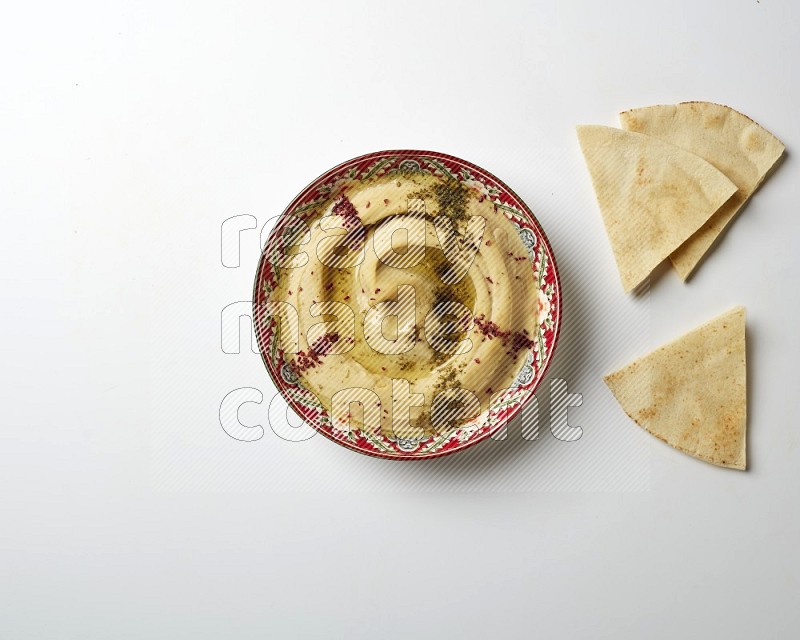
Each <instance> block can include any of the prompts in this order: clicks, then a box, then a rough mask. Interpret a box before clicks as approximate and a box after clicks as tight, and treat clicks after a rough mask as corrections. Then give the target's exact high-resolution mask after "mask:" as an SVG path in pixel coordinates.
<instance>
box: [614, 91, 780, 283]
mask: <svg viewBox="0 0 800 640" xmlns="http://www.w3.org/2000/svg"><path fill="white" fill-rule="evenodd" d="M619 118H620V123H621V124H622V127H623V129H626V130H628V131H636V132H639V133H645V134H647V135H649V136H654V137H656V138H659V139H660V140H664V141H666V142H670V143H672V144H674V145H677V146H679V147H682V148H684V149H686V150H687V151H690V152H692V153H694V154H696V155H698V156H700V157H701V158H703V159H704V160H707V161H708V162H710V163H711V164H712V165H714V166H715V167H716V168H717V169H719V170H720V171H722V173H724V174H725V175H726V176H728V178H730V179H731V180H732V181H733V183H734V184H735V185H736V187H737V191H736V193H735V194H734V196H733V197H732V198H731V199H730V200H729V201H728V202H726V203H725V204H724V205H723V206H722V207H721V208H720V209H719V210H718V211H717V212H716V213H714V215H712V216H711V218H709V220H708V221H707V222H706V223H705V224H704V225H703V226H702V227H700V229H698V231H697V232H696V233H695V234H694V235H692V237H691V238H689V239H688V240H687V241H686V242H685V243H683V244H682V245H681V246H680V247H679V248H678V249H676V250H675V251H674V252H673V253H672V255H671V256H670V260H671V261H672V264H673V266H674V267H675V270H676V271H677V272H678V274H679V275H680V277H681V278H682V279H683V280H686V279H687V278H688V277H689V276H690V275H691V274H692V272H693V271H694V270H695V268H696V267H697V265H698V264H699V263H700V261H701V260H702V258H703V256H704V255H705V254H706V253H707V252H708V250H709V249H711V247H712V246H713V244H714V242H715V241H716V239H717V238H718V237H719V236H720V234H721V233H722V232H723V230H724V229H725V227H727V226H728V224H729V223H730V222H731V221H732V220H733V218H734V217H735V216H736V213H737V212H738V211H739V210H740V209H741V208H742V206H743V205H744V203H745V202H747V200H748V199H749V198H750V196H752V195H753V193H754V192H755V191H756V189H757V188H758V186H759V185H760V184H761V183H762V182H763V181H764V179H765V178H766V176H767V174H768V173H769V172H770V170H771V169H772V167H773V166H774V165H775V163H776V162H777V161H778V159H779V158H780V157H781V156H782V155H783V152H784V146H783V143H782V142H781V141H780V140H778V139H777V138H776V137H775V136H773V135H772V134H771V133H770V132H769V131H767V130H766V129H764V128H763V127H761V126H759V125H758V124H756V123H755V122H753V121H752V120H751V119H750V118H748V117H747V116H746V115H744V114H741V113H739V112H738V111H735V110H733V109H731V108H730V107H726V106H724V105H721V104H714V103H713V102H683V103H681V104H676V105H656V106H652V107H643V108H641V109H631V110H630V111H624V112H623V113H621V114H620V116H619Z"/></svg>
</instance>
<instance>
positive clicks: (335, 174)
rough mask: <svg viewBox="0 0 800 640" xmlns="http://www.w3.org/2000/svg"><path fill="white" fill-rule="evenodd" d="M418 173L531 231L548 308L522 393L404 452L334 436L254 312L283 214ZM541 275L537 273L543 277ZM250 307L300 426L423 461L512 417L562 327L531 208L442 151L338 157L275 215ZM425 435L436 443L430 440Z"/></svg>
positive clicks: (372, 451)
mask: <svg viewBox="0 0 800 640" xmlns="http://www.w3.org/2000/svg"><path fill="white" fill-rule="evenodd" d="M418 170H422V171H426V172H430V173H432V174H434V175H438V176H446V177H450V178H455V179H458V180H459V181H461V182H462V183H468V185H469V186H471V187H472V188H480V189H482V191H483V192H484V193H486V194H487V196H488V197H489V198H490V199H491V202H493V203H494V205H495V209H496V210H500V211H502V213H503V214H504V215H506V217H507V218H509V219H510V220H512V221H513V222H514V223H515V224H516V225H517V226H519V228H520V234H523V232H524V231H525V230H526V229H527V230H528V231H530V232H532V233H533V236H534V238H535V242H534V243H533V247H535V250H533V247H531V248H529V249H531V250H532V253H531V267H532V269H533V270H534V272H536V270H537V265H538V269H539V274H540V276H541V277H540V291H545V290H548V291H550V296H549V297H548V303H549V304H548V305H547V306H548V307H549V310H548V315H547V320H549V323H548V325H547V326H545V325H544V323H543V324H540V334H539V336H540V342H539V344H540V345H541V347H538V346H537V347H536V348H535V349H534V350H533V351H534V353H532V354H531V356H529V362H528V364H526V365H525V366H529V367H530V368H531V369H532V377H531V378H530V380H528V381H527V382H524V383H523V382H520V383H519V384H518V388H519V389H521V390H523V391H524V396H523V397H522V398H520V399H519V400H518V401H516V402H510V403H508V404H503V405H501V406H500V407H499V408H495V409H494V412H493V413H489V414H487V412H486V411H484V412H483V413H482V414H481V417H480V418H479V419H478V421H480V425H479V426H477V427H475V428H474V430H473V431H472V432H471V433H470V434H469V435H468V436H467V437H466V438H463V439H462V438H459V437H454V435H453V434H454V433H456V432H458V431H460V430H456V432H451V433H450V434H447V435H446V436H444V440H443V441H442V442H440V443H439V444H437V443H436V442H434V443H433V444H429V443H430V440H431V439H429V440H423V441H421V442H420V444H422V445H426V446H417V447H415V448H414V449H413V450H406V449H404V448H402V447H401V444H403V443H402V442H396V441H393V440H391V441H390V440H388V439H387V438H384V437H383V436H381V437H380V438H376V437H375V436H374V434H373V435H370V434H365V433H363V432H358V435H357V436H356V437H352V434H350V437H343V436H342V435H341V433H339V432H336V431H335V430H334V429H333V428H332V426H331V421H330V419H329V417H328V416H327V415H326V412H325V410H324V408H323V407H322V406H321V405H318V404H316V403H314V402H313V401H311V402H309V401H308V398H307V397H305V398H304V397H303V396H304V394H309V392H308V391H307V390H305V389H304V388H303V387H302V386H301V385H299V384H298V383H297V381H296V380H294V381H293V380H291V379H290V380H287V379H286V377H285V376H283V375H281V369H282V367H284V366H287V365H285V361H284V354H283V350H282V349H280V348H279V347H278V346H277V341H272V340H271V338H272V336H273V334H274V328H275V323H274V322H269V323H263V322H261V321H260V317H261V313H260V312H259V309H260V306H261V305H262V303H264V302H265V301H266V300H267V299H268V298H269V292H270V291H271V288H272V287H274V285H275V282H276V280H277V278H276V274H275V269H274V268H273V265H272V264H271V262H270V261H269V260H268V259H267V256H268V255H269V253H270V251H271V249H272V248H274V247H275V246H276V243H277V238H279V237H280V234H281V233H282V232H283V230H284V228H285V225H286V223H287V222H288V221H289V220H291V218H290V217H289V216H296V217H299V218H303V219H304V218H306V217H309V216H310V215H311V214H312V213H313V212H314V211H315V210H317V209H318V208H319V207H321V206H325V204H326V203H327V202H328V200H329V198H330V194H331V193H332V192H333V191H334V190H335V187H336V184H337V183H338V182H340V181H344V180H353V179H360V180H366V179H370V178H372V177H375V176H380V175H385V174H387V173H392V172H395V173H398V172H399V173H403V172H406V171H412V172H413V171H418ZM537 258H538V260H537ZM542 272H544V273H543V274H542ZM253 311H254V313H253V318H254V322H255V324H256V337H257V339H258V346H259V351H260V352H261V356H262V360H263V361H264V365H265V366H266V368H267V371H268V372H269V374H270V377H271V378H272V381H273V382H274V384H275V386H276V387H277V389H278V391H279V392H280V393H281V395H282V396H283V397H284V399H285V400H286V402H287V403H288V404H289V406H291V407H292V409H293V410H294V411H295V413H297V414H298V415H299V416H300V417H301V418H302V419H303V420H304V421H305V422H306V423H307V424H309V425H311V426H312V427H313V428H314V429H315V430H316V431H318V432H320V433H322V434H323V435H325V436H326V437H328V438H329V439H331V440H333V441H334V442H336V443H338V444H341V445H343V446H345V447H347V448H349V449H352V450H354V451H358V452H359V453H363V454H366V455H370V456H374V457H378V458H385V459H390V460H424V459H430V458H437V457H441V456H444V455H448V454H450V453H455V452H456V451H462V450H464V449H466V448H467V447H470V446H472V445H474V444H477V443H478V442H482V441H484V440H485V439H486V438H488V437H490V436H491V435H492V434H494V433H495V432H497V431H498V430H499V429H501V428H502V427H503V425H504V424H507V423H508V422H509V421H510V420H511V419H512V418H513V417H514V416H515V415H517V413H519V411H521V410H522V407H523V406H524V405H525V403H526V402H527V401H528V400H529V399H530V398H531V397H532V396H533V394H534V392H535V391H536V389H537V388H538V386H539V384H540V383H541V381H542V379H543V378H544V375H545V373H546V371H547V369H548V367H549V365H550V362H551V360H552V356H553V353H554V351H555V347H556V343H557V342H558V337H559V332H560V328H561V285H560V280H559V275H558V268H557V266H556V261H555V258H554V255H553V250H552V248H551V246H550V243H549V241H548V240H547V236H546V235H545V233H544V231H543V230H542V228H541V226H540V224H539V222H538V221H537V220H536V217H535V216H534V215H533V212H532V211H531V210H530V209H529V208H528V206H527V205H526V204H525V203H524V202H523V201H522V199H521V198H520V197H519V196H517V194H516V193H514V192H513V191H512V190H511V189H510V188H509V187H508V186H507V185H506V184H505V183H504V182H502V181H501V180H499V179H498V178H497V177H495V176H494V175H492V174H491V173H489V172H488V171H486V170H484V169H481V168H480V167H478V166H477V165H474V164H472V163H470V162H467V161H466V160H461V159H460V158H456V157H455V156H451V155H447V154H443V153H438V152H433V151H413V150H391V151H377V152H374V153H369V154H366V155H363V156H359V157H357V158H353V159H352V160H348V161H346V162H343V163H341V164H339V165H337V166H336V167H334V168H332V169H330V170H329V171H327V172H325V173H324V174H322V175H321V176H320V177H318V178H317V179H316V180H314V181H313V182H312V183H311V184H309V185H308V186H307V187H306V188H305V189H303V191H302V192H301V193H300V194H299V195H298V196H296V197H295V199H294V200H293V201H292V202H291V204H290V205H289V206H288V207H287V208H286V209H285V211H284V212H283V213H282V214H281V215H280V216H279V219H278V221H277V222H276V224H275V227H274V228H273V230H272V232H271V233H270V236H269V239H268V240H267V242H266V244H265V247H264V250H263V251H262V254H261V258H260V260H259V264H258V269H257V270H256V279H255V284H254V290H253ZM535 351H540V352H541V353H544V357H543V358H541V357H540V356H537V354H536V353H535ZM523 369H524V367H523ZM520 379H521V372H520ZM311 395H313V394H311ZM490 409H491V408H490ZM478 421H476V422H478ZM432 440H434V441H435V440H436V438H433V439H432Z"/></svg>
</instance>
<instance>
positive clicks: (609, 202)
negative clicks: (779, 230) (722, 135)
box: [577, 125, 736, 293]
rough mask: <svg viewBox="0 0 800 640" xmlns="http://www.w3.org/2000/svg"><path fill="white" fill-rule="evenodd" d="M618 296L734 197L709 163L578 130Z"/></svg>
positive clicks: (610, 131) (646, 142) (616, 133)
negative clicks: (616, 273) (612, 260)
mask: <svg viewBox="0 0 800 640" xmlns="http://www.w3.org/2000/svg"><path fill="white" fill-rule="evenodd" d="M577 130H578V140H579V142H580V145H581V150H582V151H583V156H584V158H585V160H586V166H587V167H588V169H589V173H590V174H591V177H592V183H593V184H594V190H595V194H596V195H597V201H598V203H599V205H600V212H601V213H602V216H603V222H604V223H605V227H606V232H607V234H608V239H609V241H610V242H611V248H612V250H613V252H614V258H615V260H616V262H617V269H618V270H619V274H620V279H621V280H622V286H623V288H624V289H625V292H626V293H627V292H629V291H631V290H632V289H634V288H635V287H636V286H637V285H639V284H641V282H642V281H643V280H644V279H645V278H646V277H647V276H648V275H650V273H651V272H652V271H653V269H655V268H656V267H657V266H658V265H659V264H660V263H661V262H662V261H664V260H665V259H666V258H667V256H669V255H670V254H671V253H672V252H673V251H675V249H677V248H678V247H679V246H680V245H682V244H683V243H684V242H685V241H686V239H687V238H689V236H691V235H692V234H693V233H694V232H695V231H697V230H698V229H699V228H700V226H701V225H703V223H705V222H706V221H707V220H708V219H709V218H710V217H711V215H712V214H713V213H714V212H715V211H716V210H717V209H719V208H720V206H721V205H722V204H723V203H724V202H725V201H726V200H727V199H728V198H729V197H730V196H731V195H732V194H733V193H734V192H735V191H736V186H735V185H734V184H733V183H732V182H731V181H730V180H729V179H728V178H727V177H725V175H723V174H722V172H720V171H719V170H717V169H715V168H714V167H713V166H711V165H710V164H709V163H708V162H706V161H705V160H703V159H702V158H700V157H699V156H696V155H694V154H693V153H690V152H688V151H686V150H685V149H681V148H680V147H677V146H675V145H673V144H670V143H668V142H664V141H663V140H659V139H658V138H654V137H652V136H647V135H644V134H641V133H633V132H629V131H623V130H621V129H614V128H612V127H603V126H598V125H583V126H579V127H578V128H577Z"/></svg>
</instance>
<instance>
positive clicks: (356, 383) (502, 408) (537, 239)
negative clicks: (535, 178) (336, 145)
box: [253, 151, 561, 460]
mask: <svg viewBox="0 0 800 640" xmlns="http://www.w3.org/2000/svg"><path fill="white" fill-rule="evenodd" d="M398 232H400V233H398ZM253 306H254V315H253V317H254V319H255V324H256V335H257V338H258V343H259V347H260V350H261V354H262V358H263V360H264V364H265V365H266V367H267V371H269V374H270V376H271V377H272V380H273V381H274V383H275V385H276V387H277V388H278V390H279V391H280V393H281V394H282V395H283V397H284V398H285V399H286V401H287V402H288V403H289V405H290V406H291V407H292V408H293V409H294V411H296V412H297V414H298V415H299V416H300V417H301V418H302V419H303V420H304V421H305V422H306V423H307V424H309V425H311V426H312V427H313V428H314V429H316V430H317V431H319V432H320V433H322V434H323V435H325V436H326V437H328V438H330V439H331V440H333V441H334V442H337V443H339V444H341V445H343V446H345V447H348V448H350V449H353V450H355V451H359V452H361V453H365V454H368V455H371V456H377V457H380V458H387V459H395V460H413V459H426V458H434V457H438V456H442V455H446V454H448V453H453V452H456V451H461V450H462V449H465V448H467V447H469V446H471V445H473V444H475V443H477V442H480V441H482V440H485V439H486V438H488V437H489V436H491V435H492V434H494V433H496V432H497V431H498V430H500V429H502V428H503V427H504V426H505V425H506V423H507V421H508V420H510V419H511V418H512V417H513V416H514V415H516V414H517V413H518V412H519V411H520V410H521V409H522V407H523V405H524V404H525V402H527V401H528V400H529V399H530V398H531V396H533V393H534V391H535V390H536V388H537V386H538V385H539V383H540V382H541V380H542V378H543V376H544V374H545V371H546V370H547V367H548V365H549V364H550V361H551V359H552V356H553V351H554V349H555V346H556V342H557V340H558V333H559V328H560V324H561V288H560V284H559V278H558V271H557V269H556V262H555V259H554V257H553V251H552V249H551V247H550V244H549V243H548V241H547V238H546V236H545V234H544V231H542V228H541V226H540V225H539V223H538V222H537V220H536V218H535V217H534V215H533V213H532V212H531V210H530V209H529V208H528V207H527V206H526V205H525V203H524V202H523V201H522V200H521V199H520V198H519V197H518V196H517V195H516V194H515V193H514V192H513V191H511V189H509V188H508V187H507V186H506V185H505V184H504V183H503V182H501V181H500V180H498V179H497V178H496V177H495V176H493V175H492V174H491V173H489V172H487V171H485V170H483V169H481V168H480V167H477V166H475V165H474V164H471V163H469V162H466V161H464V160H460V159H459V158H454V157H453V156H449V155H445V154H441V153H435V152H431V151H380V152H377V153H371V154H368V155H365V156H361V157H359V158H355V159H353V160H349V161H347V162H344V163H342V164H340V165H339V166H337V167H334V168H333V169H331V170H330V171H328V172H326V173H325V174H323V175H322V176H320V177H319V178H317V179H316V180H315V181H314V182H313V183H311V184H310V185H309V186H308V187H306V188H305V189H304V190H303V191H302V193H300V194H299V195H298V196H297V197H296V198H295V199H294V200H293V201H292V203H291V204H290V205H289V206H288V207H287V208H286V210H285V211H284V212H283V214H281V216H280V218H279V219H278V221H277V223H276V224H275V227H274V229H273V230H272V232H271V234H270V236H269V238H268V240H267V242H266V244H265V246H264V250H263V252H262V255H261V260H260V262H259V265H258V270H257V272H256V279H255V288H254V293H253Z"/></svg>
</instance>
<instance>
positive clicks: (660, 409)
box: [603, 307, 747, 469]
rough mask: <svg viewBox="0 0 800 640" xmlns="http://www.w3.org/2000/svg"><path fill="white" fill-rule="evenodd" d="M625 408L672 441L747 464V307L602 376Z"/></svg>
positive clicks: (725, 462) (713, 458)
mask: <svg viewBox="0 0 800 640" xmlns="http://www.w3.org/2000/svg"><path fill="white" fill-rule="evenodd" d="M603 380H604V381H605V383H606V385H607V386H608V388H609V389H611V392H612V393H613V394H614V397H615V398H616V399H617V401H618V402H619V404H620V405H621V406H622V408H623V409H624V410H625V413H627V414H628V416H630V418H631V419H632V420H633V421H634V422H636V423H637V424H638V425H639V426H641V427H643V428H644V429H646V430H647V431H649V432H650V433H651V434H652V435H654V436H655V437H657V438H659V439H661V440H663V441H664V442H666V443H667V444H668V445H670V446H672V447H675V448H676V449H678V450H680V451H683V452H684V453H688V454H689V455H691V456H694V457H695V458H699V459H700V460H705V461H706V462H710V463H711V464H716V465H719V466H722V467H729V468H732V469H745V468H746V465H747V459H746V428H747V427H746V423H747V389H746V386H747V384H746V383H747V377H746V366H745V310H744V307H737V308H735V309H732V310H731V311H728V312H727V313H725V314H723V315H721V316H719V317H718V318H715V319H714V320H712V321H710V322H708V323H707V324H704V325H703V326H701V327H698V328H697V329H695V330H694V331H692V332H690V333H687V334H686V335H685V336H683V337H681V338H678V339H677V340H675V341H674V342H671V343H669V344H666V345H664V346H663V347H661V348H659V349H656V350H655V351H653V352H652V353H650V354H648V355H646V356H644V357H643V358H640V359H639V360H636V361H634V362H632V363H631V364H629V365H628V366H627V367H624V368H623V369H620V370H619V371H617V372H615V373H612V374H610V375H607V376H605V378H603Z"/></svg>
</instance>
